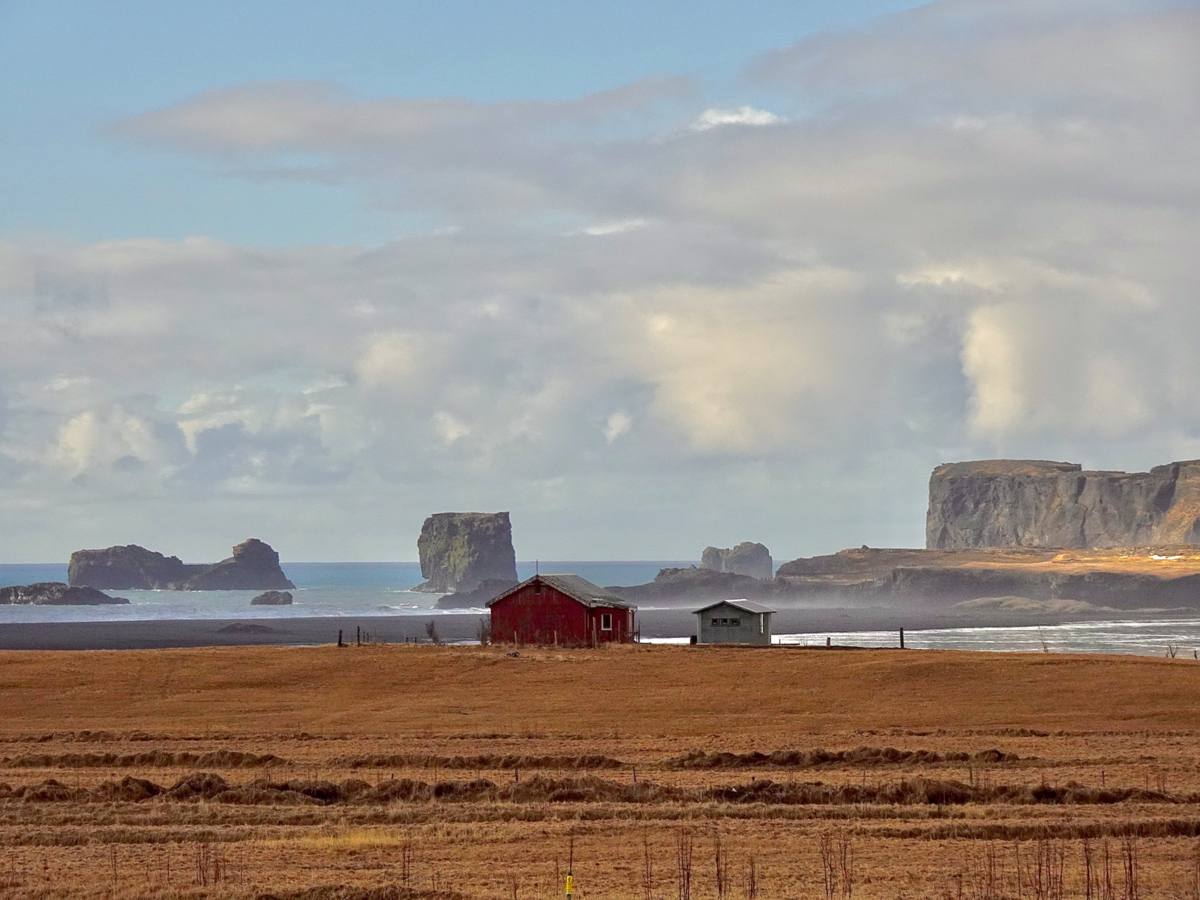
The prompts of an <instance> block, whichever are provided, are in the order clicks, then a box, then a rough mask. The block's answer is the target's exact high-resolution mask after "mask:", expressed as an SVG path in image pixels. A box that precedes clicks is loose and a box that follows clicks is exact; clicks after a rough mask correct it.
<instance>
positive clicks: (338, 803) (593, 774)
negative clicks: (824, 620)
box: [0, 646, 1200, 900]
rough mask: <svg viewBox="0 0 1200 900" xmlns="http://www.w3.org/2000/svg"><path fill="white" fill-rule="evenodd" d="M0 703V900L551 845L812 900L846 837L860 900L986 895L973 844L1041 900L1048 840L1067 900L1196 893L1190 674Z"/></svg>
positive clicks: (258, 653)
mask: <svg viewBox="0 0 1200 900" xmlns="http://www.w3.org/2000/svg"><path fill="white" fill-rule="evenodd" d="M0 697H3V701H4V705H5V712H6V713H7V714H6V715H5V716H4V717H3V718H2V719H0V783H2V784H8V785H11V786H12V787H13V789H14V792H13V793H12V794H10V795H9V796H8V798H7V799H3V798H0V898H9V897H12V898H18V897H20V898H25V897H39V896H44V897H74V896H85V897H88V896H90V897H95V898H100V897H128V898H133V897H188V896H192V897H239V898H240V897H246V898H250V897H260V896H281V897H282V896H296V897H299V896H307V897H309V898H320V897H336V896H354V897H358V898H364V897H371V898H383V897H392V898H395V897H403V896H409V897H415V896H422V895H424V896H443V897H447V896H460V897H469V898H479V900H483V898H488V900H492V898H499V897H512V896H513V895H514V893H513V892H514V888H515V891H516V896H517V897H518V898H535V897H553V896H561V895H562V894H561V876H562V873H563V872H564V871H565V865H566V860H567V855H568V852H569V848H570V847H571V845H572V842H573V843H574V848H575V874H576V876H577V881H578V884H579V887H580V893H579V894H578V895H577V896H578V897H580V898H585V897H586V898H599V897H616V898H622V900H623V898H644V897H645V896H646V893H645V890H644V884H643V881H644V862H645V859H646V858H647V857H648V858H649V860H650V862H651V869H652V871H653V875H652V879H651V881H652V883H653V891H652V893H651V896H652V897H654V898H656V900H658V898H662V897H677V896H678V894H677V889H678V884H677V880H678V872H677V868H678V860H677V854H678V852H679V842H680V841H681V840H682V839H683V837H684V836H686V837H687V839H688V840H690V841H691V842H692V844H693V850H694V868H695V881H694V885H693V890H692V894H691V896H692V898H693V900H712V898H716V897H717V896H718V892H717V890H716V882H715V870H714V865H715V862H714V860H715V859H716V850H715V847H716V844H717V842H718V841H719V843H720V846H721V853H722V854H724V855H725V856H726V857H727V861H728V865H729V871H730V872H731V873H732V875H731V878H730V889H729V892H728V893H726V894H725V897H728V898H734V897H736V898H739V900H740V898H743V897H748V896H749V894H748V893H747V890H746V884H745V879H746V877H747V872H748V870H749V866H750V864H751V861H753V864H754V866H755V872H756V877H758V878H760V880H761V882H762V883H761V885H760V888H759V889H758V892H757V895H756V896H757V897H762V898H768V897H769V898H792V897H798V898H808V897H818V898H820V897H824V896H825V894H824V887H823V884H824V882H823V878H824V874H823V873H824V866H825V863H826V861H827V860H824V859H823V858H822V848H823V847H825V848H826V849H828V848H829V847H836V846H840V844H839V842H840V841H847V842H849V845H850V846H851V847H852V849H853V857H854V864H853V865H854V870H855V871H854V878H855V883H854V889H853V896H854V897H858V898H868V900H885V898H886V900H895V898H901V897H907V898H911V900H917V898H928V897H934V898H942V897H947V896H949V897H956V896H975V897H978V896H985V894H984V893H982V892H981V891H982V887H981V883H979V882H978V876H979V873H980V872H981V871H983V867H984V865H985V863H986V860H987V854H988V853H989V852H990V853H991V854H992V855H993V857H994V861H995V864H996V867H997V868H996V871H997V872H998V873H999V874H998V875H997V880H998V883H999V882H1001V881H1002V882H1003V883H1004V887H1003V891H1001V892H999V893H996V894H994V896H996V897H1010V898H1011V897H1029V898H1032V897H1034V896H1035V895H1034V894H1033V893H1031V892H1030V890H1029V882H1028V880H1027V879H1026V877H1025V874H1028V873H1025V874H1023V875H1022V876H1021V885H1022V887H1020V888H1018V887H1017V874H1016V873H1017V870H1018V861H1017V860H1018V857H1019V859H1020V863H1019V865H1020V866H1027V865H1030V864H1032V863H1033V862H1034V861H1036V860H1037V859H1039V858H1040V857H1039V856H1038V854H1039V853H1043V855H1044V854H1045V853H1047V852H1049V850H1048V849H1047V848H1050V849H1052V850H1053V852H1054V854H1058V855H1055V856H1054V860H1058V859H1059V858H1060V856H1061V860H1062V867H1063V875H1062V879H1063V885H1064V887H1063V892H1062V893H1061V894H1060V896H1066V897H1070V896H1082V895H1083V893H1082V892H1083V882H1082V879H1083V877H1084V862H1083V859H1084V852H1085V844H1084V841H1085V839H1086V840H1087V841H1088V842H1089V844H1088V845H1087V846H1088V847H1090V848H1091V849H1089V850H1088V851H1087V852H1089V853H1095V852H1098V851H1097V850H1096V847H1098V846H1100V842H1103V841H1105V840H1107V841H1108V842H1109V851H1110V854H1112V859H1114V860H1116V859H1118V854H1119V852H1120V846H1121V842H1122V841H1123V840H1125V838H1126V837H1127V836H1129V835H1134V836H1135V839H1136V841H1137V852H1138V854H1139V861H1140V862H1139V864H1140V867H1141V870H1140V874H1139V876H1138V877H1139V883H1140V888H1141V896H1143V897H1160V896H1161V897H1177V898H1185V897H1186V898H1195V897H1197V896H1200V894H1194V893H1189V891H1190V890H1191V888H1190V887H1189V885H1191V884H1192V881H1191V880H1190V879H1192V877H1193V874H1194V871H1195V868H1196V859H1197V856H1196V854H1197V852H1198V851H1200V838H1198V837H1196V835H1200V802H1197V797H1200V766H1197V764H1196V763H1197V753H1196V750H1195V748H1196V746H1197V745H1198V744H1200V665H1198V664H1196V663H1195V662H1194V661H1191V660H1182V659H1179V660H1166V659H1149V658H1134V657H1130V658H1117V657H1101V656H1068V655H1046V654H1037V655H1033V654H1030V655H1010V654H995V655H987V654H965V653H950V652H941V653H938V652H913V651H908V652H899V651H871V652H844V651H826V650H823V649H813V650H804V649H795V650H790V649H783V648H778V649H771V650H740V649H721V648H685V647H650V646H641V647H612V648H608V649H605V650H599V651H586V650H584V651H552V650H537V649H531V650H526V649H522V650H521V652H520V655H519V656H517V657H510V656H508V655H507V653H506V651H505V650H504V649H502V648H468V647H429V646H425V647H414V646H407V647H405V646H395V647H387V646H375V647H363V648H357V647H355V648H344V649H341V650H339V649H337V648H333V647H318V648H309V649H287V648H230V649H205V650H180V651H163V650H157V651H125V652H111V653H109V652H95V653H0ZM712 754H722V755H719V756H713V755H712ZM756 754H757V755H756ZM268 755H273V756H274V758H275V761H269V764H268V765H250V766H248V765H247V763H248V762H250V763H253V762H256V761H259V759H260V758H262V757H267V756H268ZM198 760H204V761H206V762H208V763H211V764H212V766H211V768H210V769H209V771H211V772H213V773H214V774H216V775H219V776H220V777H221V779H223V780H224V782H227V783H228V786H229V790H228V792H227V793H225V794H224V795H222V793H221V792H220V791H217V790H215V789H214V790H213V791H210V793H209V794H205V793H204V792H203V791H200V792H189V791H183V792H177V793H175V794H170V793H168V794H154V795H152V796H142V795H141V794H140V793H138V791H137V785H136V784H131V783H128V782H123V779H125V778H126V776H129V777H131V778H134V779H145V780H147V781H150V782H154V783H155V784H156V785H160V786H162V787H167V788H169V787H170V786H172V785H174V784H176V783H177V782H178V781H180V780H187V779H188V777H189V775H190V773H191V772H192V771H193V769H191V768H186V766H188V764H189V763H192V762H195V761H198ZM599 761H602V762H603V767H598V766H596V765H595V764H596V763H597V762H599ZM688 761H690V763H689V762H688ZM181 767H184V768H181ZM51 779H52V780H53V781H55V782H57V783H58V784H59V785H61V786H62V788H61V789H59V788H52V789H46V788H45V787H44V783H45V782H46V781H47V780H51ZM405 779H408V780H409V781H408V784H409V785H410V786H409V787H403V786H401V787H400V788H393V787H392V785H394V784H398V783H403V782H404V780H405ZM635 779H636V782H635ZM768 782H769V784H768ZM816 782H819V783H820V784H821V785H822V787H815V786H813V783H816ZM1072 782H1075V783H1078V784H1079V785H1083V786H1084V787H1071V786H1070V783H1072ZM122 783H124V784H125V785H126V787H125V789H124V790H123V791H122V790H116V789H115V788H114V787H113V786H114V785H115V786H120V785H121V784H122ZM197 783H198V784H201V782H197ZM205 783H208V784H210V785H216V782H212V781H209V782H205ZM364 783H365V785H364ZM417 784H425V785H427V786H432V785H435V784H441V785H443V786H444V787H442V788H441V792H440V793H439V792H438V791H434V790H432V788H430V787H426V788H416V787H414V786H415V785H417ZM488 784H490V785H492V787H488V786H487V785H488ZM38 785H43V787H41V788H38V787H37V786H38ZM105 785H109V786H108V787H106V786H105ZM472 785H473V786H472ZM735 788H736V790H735ZM55 796H57V797H61V798H63V799H59V800H53V799H48V798H51V797H55ZM222 796H223V797H224V799H222ZM38 797H41V798H43V799H36V798H38ZM30 798H34V799H30ZM964 799H965V800H966V801H967V802H959V801H962V800H964ZM247 801H252V802H247ZM938 801H940V802H938ZM1101 801H1103V802H1101ZM1110 801H1115V802H1110ZM1039 842H1040V843H1039ZM1051 842H1053V843H1051ZM1039 847H1040V848H1041V850H1039V849H1038V848H1039ZM206 848H207V849H206ZM1044 861H1045V860H1044V859H1043V862H1044ZM1055 865H1056V866H1057V865H1058V863H1057V862H1055ZM201 870H203V874H202V873H201ZM1056 871H1057V870H1056ZM1119 874H1120V873H1119V870H1118V871H1117V876H1118V877H1117V882H1118V887H1119V881H1120V879H1119ZM973 878H975V879H976V881H972V879H973ZM1197 887H1198V890H1200V885H1198V886H1197ZM972 890H973V891H975V893H971V892H970V891H972ZM306 891H307V892H308V893H307V894H305V893H303V892H306ZM338 891H341V893H338ZM346 891H349V893H346ZM371 892H374V893H371ZM389 892H390V893H389ZM960 892H961V893H960ZM1046 896H1050V895H1046Z"/></svg>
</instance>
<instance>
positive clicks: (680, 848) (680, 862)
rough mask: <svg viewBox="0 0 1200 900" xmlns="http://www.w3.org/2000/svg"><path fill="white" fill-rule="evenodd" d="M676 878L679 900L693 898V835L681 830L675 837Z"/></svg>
mask: <svg viewBox="0 0 1200 900" xmlns="http://www.w3.org/2000/svg"><path fill="white" fill-rule="evenodd" d="M675 876H676V882H675V886H676V897H677V900H691V898H692V835H691V832H689V831H688V830H687V829H686V828H680V829H679V831H678V832H677V833H676V835H675Z"/></svg>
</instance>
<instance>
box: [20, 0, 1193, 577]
mask: <svg viewBox="0 0 1200 900" xmlns="http://www.w3.org/2000/svg"><path fill="white" fill-rule="evenodd" d="M0 58H3V59H4V60H5V67H6V71H7V73H8V75H7V77H6V78H4V79H3V80H0V513H2V516H0V561H4V562H34V561H45V562H55V561H64V560H65V559H66V558H67V556H68V555H69V554H70V552H71V551H72V550H74V549H78V548H81V547H97V546H107V545H110V544H119V543H120V544H123V543H140V544H143V545H145V546H149V547H152V548H154V549H158V550H162V551H165V552H168V553H175V554H178V555H180V556H182V557H183V558H184V559H187V560H196V561H200V560H210V559H218V558H221V557H222V556H224V555H226V554H227V552H228V548H229V547H230V546H231V545H232V544H234V543H236V542H238V541H240V540H241V539H243V538H245V537H247V536H251V535H253V536H257V537H260V538H262V539H264V540H267V541H269V542H270V543H272V544H273V545H274V546H275V547H276V548H277V549H278V550H279V551H280V553H281V555H282V556H283V558H284V559H285V560H306V559H307V560H407V559H414V558H415V556H416V537H417V534H418V532H419V530H420V526H421V522H422V520H423V519H424V518H425V516H426V515H428V514H429V513H432V512H437V511H445V510H485V511H486V510H500V509H504V510H510V511H511V512H512V517H513V528H514V538H515V544H516V549H517V554H518V556H519V557H520V558H524V559H532V558H541V559H672V558H675V559H686V558H698V556H699V553H700V550H701V549H702V548H703V547H704V546H705V545H707V544H716V545H720V546H728V545H730V544H732V543H736V542H737V541H741V540H759V541H763V542H765V543H766V544H767V545H768V546H769V547H770V548H771V550H772V552H773V553H774V555H775V558H776V559H777V560H780V561H782V560H786V559H790V558H794V557H796V556H802V555H803V556H807V555H813V554H817V553H826V552H832V551H835V550H837V549H840V548H842V547H847V546H859V545H861V544H867V545H870V546H920V545H921V544H922V543H923V536H924V512H925V505H926V489H927V482H928V476H929V472H930V470H931V469H932V468H933V467H934V466H936V465H937V464H939V463H941V462H945V461H950V460H957V459H972V458H983V457H995V456H1011V457H1021V458H1045V459H1066V460H1071V461H1077V462H1082V463H1084V464H1085V465H1086V466H1088V467H1094V468H1105V469H1126V470H1137V469H1144V468H1147V467H1149V466H1152V465H1156V464H1159V463H1162V462H1167V461H1170V460H1175V459H1185V458H1194V457H1200V404H1198V403H1197V402H1196V397H1198V396H1200V355H1198V354H1197V353H1196V352H1195V348H1196V339H1195V335H1196V334H1197V327H1198V326H1200V304H1198V303H1197V300H1198V298H1197V274H1198V264H1197V262H1196V256H1197V254H1196V241H1197V237H1196V236H1197V234H1200V167H1197V165H1196V163H1195V161H1196V159H1198V158H1200V115H1198V114H1200V3H1198V2H1157V0H1142V2H1113V0H944V2H936V3H930V4H917V3H904V2H871V0H851V2H847V0H842V2H838V3H832V2H828V3H826V2H814V3H795V2H783V0H780V2H748V3H744V4H736V5H735V4H729V3H717V2H689V3H682V2H679V3H676V2H663V3H655V4H645V3H633V2H612V3H606V4H596V3H576V2H563V0H559V2H545V3H533V2H528V3H516V2H510V3H490V4H482V3H463V2H438V3H433V2H428V3H416V2H410V3H403V4H397V3H383V2H380V3H366V2H360V3H354V2H348V3H344V4H338V5H337V6H336V7H333V6H330V5H328V4H308V3H297V2H289V3H283V2H274V0H261V2H256V3H253V4H233V3H224V2H217V3H211V4H159V3H151V2H132V0H131V2H118V3H99V2H87V0H77V2H70V3H67V2H56V0H42V2H31V0H0Z"/></svg>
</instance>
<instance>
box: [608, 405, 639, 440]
mask: <svg viewBox="0 0 1200 900" xmlns="http://www.w3.org/2000/svg"><path fill="white" fill-rule="evenodd" d="M631 428H633V419H632V418H631V417H630V415H629V413H627V412H625V411H624V410H620V409H618V410H617V411H616V412H613V413H610V414H609V417H608V418H607V419H605V421H604V440H605V442H606V443H609V444H611V443H613V442H615V441H616V440H617V439H618V438H620V437H623V436H624V435H626V434H628V433H629V430H630V429H631Z"/></svg>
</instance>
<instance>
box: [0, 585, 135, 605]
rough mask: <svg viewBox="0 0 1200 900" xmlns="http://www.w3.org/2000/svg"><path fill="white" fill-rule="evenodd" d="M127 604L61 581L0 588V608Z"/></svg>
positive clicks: (87, 588)
mask: <svg viewBox="0 0 1200 900" xmlns="http://www.w3.org/2000/svg"><path fill="white" fill-rule="evenodd" d="M128 602H129V601H128V600H126V599H125V598H124V597H110V596H108V594H104V593H101V592H100V591H98V590H96V589H95V588H92V587H72V586H70V585H66V584H63V583H62V582H61V581H39V582H37V583H36V584H26V585H21V586H19V587H4V588H0V606H5V605H12V604H17V605H23V606H101V605H104V604H122V603H128Z"/></svg>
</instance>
